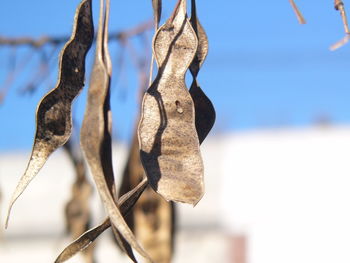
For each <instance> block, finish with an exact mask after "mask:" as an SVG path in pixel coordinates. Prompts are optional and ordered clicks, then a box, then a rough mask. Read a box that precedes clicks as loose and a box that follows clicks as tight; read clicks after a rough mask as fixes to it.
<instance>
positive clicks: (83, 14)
mask: <svg viewBox="0 0 350 263" xmlns="http://www.w3.org/2000/svg"><path fill="white" fill-rule="evenodd" d="M93 37H94V30H93V22H92V11H91V0H83V1H82V2H81V3H80V5H79V6H78V8H77V10H76V14H75V18H74V27H73V33H72V36H71V38H70V40H69V41H68V42H67V43H66V45H65V46H64V47H63V49H62V52H61V54H60V59H59V61H60V63H59V78H58V84H57V86H56V87H55V88H54V89H53V90H52V91H50V92H49V93H48V94H47V95H46V96H45V97H44V98H43V99H42V100H41V101H40V103H39V105H38V108H37V111H36V134H35V140H34V146H33V150H32V154H31V157H30V161H29V163H28V166H27V169H26V171H25V173H24V175H23V176H22V178H21V179H20V181H19V183H18V185H17V187H16V190H15V192H14V194H13V197H12V200H11V202H10V206H9V210H8V216H7V220H6V226H7V225H8V220H9V215H10V212H11V208H12V206H13V204H14V202H15V201H16V200H17V198H18V197H19V196H20V195H21V194H22V193H23V191H24V190H25V188H26V187H27V186H28V184H29V183H30V181H31V180H32V179H33V178H34V177H35V175H36V174H37V173H38V172H39V170H40V169H41V168H42V167H43V165H44V164H45V162H46V160H47V158H48V157H49V156H50V154H51V153H53V152H54V151H55V150H56V149H57V148H58V147H59V146H62V145H63V144H64V143H66V142H67V140H68V139H69V137H70V135H71V131H72V116H71V115H72V114H71V105H72V102H73V100H74V98H75V97H76V96H77V95H78V94H79V92H80V91H81V89H82V87H83V86H84V76H85V56H86V54H87V52H88V50H89V49H90V47H91V44H92V41H93Z"/></svg>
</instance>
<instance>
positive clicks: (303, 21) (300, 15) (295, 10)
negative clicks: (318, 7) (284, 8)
mask: <svg viewBox="0 0 350 263" xmlns="http://www.w3.org/2000/svg"><path fill="white" fill-rule="evenodd" d="M289 2H290V4H291V5H292V8H293V10H294V13H295V15H296V16H297V18H298V21H299V23H300V24H306V21H305V19H304V17H303V15H302V14H301V12H300V10H299V8H298V7H297V5H296V4H295V2H294V0H289Z"/></svg>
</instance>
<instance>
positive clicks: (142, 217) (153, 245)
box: [119, 134, 175, 263]
mask: <svg viewBox="0 0 350 263" xmlns="http://www.w3.org/2000/svg"><path fill="white" fill-rule="evenodd" d="M143 177H144V169H143V167H142V164H141V160H140V151H139V143H138V138H137V136H136V134H135V135H134V137H133V140H132V144H131V147H130V152H129V156H128V160H127V163H126V166H125V169H124V172H123V181H122V183H121V186H120V190H119V195H122V194H124V193H126V192H128V191H130V189H133V188H134V187H135V186H136V185H137V183H138V182H139V181H140V180H142V178H143ZM124 218H125V220H126V222H127V223H128V225H129V226H130V228H131V229H132V230H133V232H134V233H135V236H136V237H137V239H138V240H139V242H140V243H141V244H142V245H143V246H144V248H145V250H146V251H147V252H148V253H149V255H150V256H151V257H152V259H153V260H154V261H155V262H157V263H158V262H159V263H167V262H171V258H172V255H173V247H174V229H175V205H174V203H173V202H167V201H166V200H164V198H162V197H161V196H160V195H158V194H157V193H155V192H154V191H153V189H152V188H151V187H148V188H147V189H146V190H145V192H144V193H143V195H142V196H141V198H140V200H139V201H138V202H137V203H136V204H135V206H134V208H133V209H132V210H131V211H130V213H128V214H127V215H126V217H124Z"/></svg>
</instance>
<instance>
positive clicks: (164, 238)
mask: <svg viewBox="0 0 350 263" xmlns="http://www.w3.org/2000/svg"><path fill="white" fill-rule="evenodd" d="M186 5H187V1H186V0H179V1H178V3H177V5H176V7H175V9H174V11H173V14H172V15H171V17H170V18H169V19H168V20H167V21H166V23H165V24H164V25H162V26H161V27H160V28H158V27H159V21H160V16H161V10H162V7H161V6H162V2H161V1H159V0H158V1H152V6H153V9H154V24H155V29H156V33H155V37H154V41H153V56H154V58H155V60H156V63H157V65H158V73H157V76H156V78H155V80H154V81H153V82H152V84H151V85H150V87H149V88H148V89H147V91H146V93H145V95H144V99H143V103H142V107H141V116H140V121H139V128H138V136H136V134H137V133H136V132H135V136H134V140H133V143H132V148H131V151H130V156H129V161H128V163H127V164H126V169H125V172H124V175H125V177H124V179H127V180H129V181H133V182H132V183H131V184H130V187H129V189H127V190H125V189H124V191H123V192H122V194H123V195H122V196H120V197H119V198H118V195H117V191H116V187H115V178H114V173H113V167H112V148H111V147H112V138H111V128H112V115H111V108H110V83H111V76H112V62H111V58H110V55H109V50H108V37H109V33H108V21H109V6H110V0H100V16H99V23H98V33H97V39H96V52H95V62H94V66H93V70H92V73H91V76H90V85H89V91H88V102H87V106H86V111H85V115H84V120H83V123H82V127H81V136H80V140H81V148H82V151H83V154H84V158H85V160H86V163H87V165H88V167H89V170H90V172H91V175H92V177H93V179H94V182H95V185H96V187H97V190H98V192H99V195H100V197H101V200H102V203H103V204H104V207H105V210H106V212H107V216H108V217H107V218H106V220H105V221H104V222H103V223H102V224H100V225H99V226H97V227H95V228H94V229H91V230H89V231H87V232H85V233H84V234H83V235H81V236H80V237H78V238H77V239H76V241H74V242H73V243H72V244H70V245H69V246H67V248H66V249H65V250H64V251H63V252H62V253H61V254H60V255H59V257H58V258H57V259H56V261H55V262H64V261H66V260H67V259H69V258H70V257H72V256H73V255H75V254H76V253H77V252H79V251H81V250H83V249H85V248H86V247H88V246H89V245H90V244H91V243H92V242H93V241H94V240H95V239H96V238H97V237H98V236H99V235H100V234H101V233H102V232H103V231H104V230H106V229H107V228H109V227H110V226H112V229H113V232H114V234H115V237H116V238H117V240H118V243H119V245H120V246H121V247H122V248H123V250H124V251H125V252H126V254H127V255H128V256H129V258H130V259H131V260H132V261H134V262H137V260H136V258H135V256H134V254H133V251H134V250H135V251H137V252H138V254H140V255H141V256H142V257H144V259H145V260H147V261H149V262H164V263H165V262H170V261H171V257H172V251H173V244H174V243H173V241H174V235H173V234H174V206H173V203H172V202H170V203H169V202H167V201H166V200H168V201H170V200H171V201H179V202H185V203H190V204H196V203H197V202H198V201H199V200H200V198H201V197H202V196H203V194H204V181H203V162H202V158H201V154H200V149H199V145H200V143H201V142H202V141H203V140H204V138H205V137H206V136H207V134H208V133H209V131H210V129H211V128H212V126H213V124H214V120H215V111H214V108H213V105H212V103H211V102H210V100H209V99H208V97H207V96H206V95H205V94H204V92H203V90H202V89H201V88H200V87H199V85H198V83H197V80H196V77H197V75H198V72H199V69H200V67H201V65H202V63H203V61H204V59H205V57H206V55H207V50H208V40H207V37H206V34H205V32H204V29H203V27H202V26H201V25H200V23H199V21H198V19H197V14H196V5H195V1H194V0H193V1H192V17H191V21H190V20H189V19H188V18H187V11H186ZM74 21H75V22H74V29H73V34H72V36H71V38H70V39H69V41H68V42H67V44H66V45H65V46H64V48H63V50H62V52H61V57H60V67H59V71H60V73H59V80H58V84H57V86H56V88H55V89H53V90H52V91H51V92H49V93H48V95H46V96H45V97H44V98H43V99H42V101H41V102H40V103H39V106H38V110H37V132H36V135H35V140H34V146H33V152H32V156H31V158H30V161H29V164H28V168H27V169H26V171H25V174H24V175H23V177H22V178H21V180H20V182H19V185H18V187H17V188H16V190H15V193H14V196H13V199H12V201H11V203H10V207H9V212H8V213H9V214H10V211H11V208H12V206H13V203H14V202H15V201H16V199H17V198H18V197H19V196H20V194H21V193H22V192H23V191H24V190H25V188H26V186H27V185H28V184H29V183H30V181H31V180H32V179H33V178H34V177H35V175H36V174H37V173H38V172H39V170H40V169H41V167H42V166H43V165H44V163H45V162H46V160H47V158H48V157H49V156H50V154H51V153H52V152H54V151H55V150H56V149H57V148H58V147H60V146H62V145H64V144H65V143H66V142H67V141H68V139H69V138H70V135H71V130H72V116H71V107H72V102H73V100H74V98H75V97H76V96H77V95H78V94H79V92H80V91H81V89H82V88H83V86H84V77H85V56H86V54H87V52H88V50H89V49H90V46H91V44H92V42H93V39H94V37H93V23H92V10H91V0H82V1H81V4H80V5H79V6H78V8H77V11H76V16H75V20H74ZM45 41H47V40H44V42H45ZM124 42H125V41H124ZM32 44H33V43H32ZM152 61H153V59H152ZM151 64H152V65H153V62H152V63H151ZM188 69H190V71H191V73H192V76H193V83H192V85H191V88H190V90H188V89H187V88H186V85H185V80H184V77H185V73H186V71H187V70H188ZM151 73H152V69H151V72H150V78H149V79H150V81H152V75H151ZM139 144H140V149H139V147H138V145H139ZM65 148H66V150H67V152H68V154H69V156H70V158H71V160H72V161H73V164H74V166H75V169H76V174H77V179H76V182H75V183H74V185H73V197H72V199H71V200H70V202H69V203H68V204H67V206H66V218H67V229H68V230H69V231H70V232H71V234H72V235H73V237H75V238H76V237H77V236H78V235H80V234H81V232H82V231H85V230H86V227H87V226H88V225H89V207H88V205H87V200H88V197H89V195H90V193H91V189H90V185H89V183H88V182H87V180H86V177H85V170H84V164H83V161H82V159H80V158H78V157H77V156H76V155H74V153H73V151H72V148H71V146H70V144H69V143H68V144H66V145H65ZM141 161H142V164H141ZM133 169H134V171H132V170H133ZM144 175H146V176H147V178H145V177H144ZM138 182H140V183H138ZM148 185H150V186H151V187H147V186H148ZM154 190H155V191H156V192H157V193H158V194H159V195H157V194H156V193H155V192H154ZM142 193H144V194H143V195H142V196H141V194H142ZM140 196H141V198H140ZM163 197H164V198H165V199H164V198H163ZM139 198H140V200H139V201H138V202H137V200H138V199H139ZM136 202H137V204H136V205H135V203H136ZM132 207H135V208H134V210H132V213H133V215H134V225H133V226H134V231H135V233H136V235H137V237H138V239H139V240H141V241H142V242H141V243H143V244H144V246H145V247H146V250H144V248H143V247H142V246H141V245H140V244H139V241H138V240H137V239H136V238H135V236H134V233H133V232H132V231H131V229H130V227H129V226H128V224H127V223H126V221H125V219H124V217H125V216H126V214H127V213H128V212H130V211H131V209H132ZM76 208H78V210H76ZM75 215H79V218H78V217H76V216H75ZM90 251H92V250H90ZM86 255H88V256H87V262H93V256H92V254H91V253H89V252H86ZM150 255H151V256H150Z"/></svg>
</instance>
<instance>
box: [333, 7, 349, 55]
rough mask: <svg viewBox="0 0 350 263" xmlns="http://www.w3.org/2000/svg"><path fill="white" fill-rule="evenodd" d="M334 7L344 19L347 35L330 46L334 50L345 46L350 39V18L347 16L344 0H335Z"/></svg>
mask: <svg viewBox="0 0 350 263" xmlns="http://www.w3.org/2000/svg"><path fill="white" fill-rule="evenodd" d="M334 8H335V10H338V11H339V12H340V15H341V18H342V20H343V25H344V30H345V36H344V37H343V38H342V39H341V40H339V41H338V42H337V43H335V44H333V45H332V46H331V47H330V48H329V49H330V50H331V51H334V50H336V49H338V48H340V47H342V46H344V45H345V44H346V43H348V41H349V40H350V30H349V25H348V19H347V17H346V12H345V8H344V3H343V1H341V0H334Z"/></svg>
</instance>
